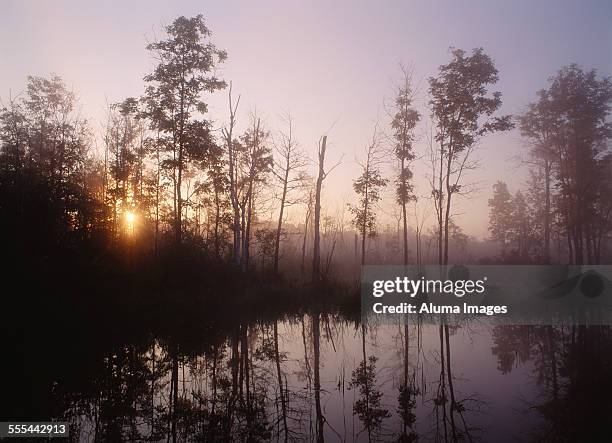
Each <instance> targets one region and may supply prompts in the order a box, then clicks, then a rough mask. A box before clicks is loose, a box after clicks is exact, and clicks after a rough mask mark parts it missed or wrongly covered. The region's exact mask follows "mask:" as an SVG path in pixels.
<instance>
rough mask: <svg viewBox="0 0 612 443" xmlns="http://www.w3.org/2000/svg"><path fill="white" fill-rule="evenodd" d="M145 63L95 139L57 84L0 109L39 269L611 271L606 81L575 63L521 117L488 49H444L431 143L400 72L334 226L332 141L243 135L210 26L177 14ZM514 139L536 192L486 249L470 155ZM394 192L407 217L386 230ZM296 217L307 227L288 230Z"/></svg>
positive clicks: (284, 133)
mask: <svg viewBox="0 0 612 443" xmlns="http://www.w3.org/2000/svg"><path fill="white" fill-rule="evenodd" d="M146 49H147V50H148V51H149V53H150V54H151V57H152V58H153V59H154V60H155V61H156V66H155V67H154V69H153V70H152V71H151V72H150V73H149V74H148V75H146V76H145V77H144V93H143V95H142V96H141V97H130V98H126V99H124V100H122V101H120V102H118V103H114V104H111V105H110V106H109V107H108V112H107V116H106V121H105V122H104V123H103V127H104V130H103V134H102V137H99V138H98V140H96V137H94V133H93V130H92V126H91V123H90V122H88V121H86V120H85V119H84V118H82V116H81V115H80V113H79V104H78V100H77V97H76V95H75V93H74V92H73V91H71V90H69V89H68V88H67V87H66V85H65V84H64V82H63V81H62V79H61V78H60V77H58V76H50V77H37V76H32V77H28V79H27V84H26V88H25V90H24V91H23V93H21V94H19V95H17V96H14V97H13V96H10V97H9V98H8V100H5V101H4V102H3V106H2V109H1V111H0V141H1V151H0V207H1V211H2V217H1V218H2V221H1V223H2V234H3V236H4V237H5V244H6V245H7V250H8V251H10V254H11V256H13V257H16V258H19V257H21V258H24V259H25V258H27V260H30V262H31V261H32V260H38V261H37V263H38V264H39V265H40V264H41V263H45V262H52V261H53V260H54V259H53V257H57V256H58V255H57V254H69V255H71V256H73V257H77V258H75V260H83V259H84V260H86V261H87V262H88V263H90V264H95V263H98V262H99V261H104V260H105V259H106V258H108V257H111V261H112V260H115V261H118V262H121V263H130V264H131V265H132V266H133V265H134V263H138V262H139V261H142V260H145V259H151V260H157V259H159V257H160V256H164V255H166V256H172V257H174V258H176V257H178V256H182V257H183V261H185V260H186V258H185V257H187V256H193V255H197V256H198V257H201V258H202V259H203V260H205V261H206V262H207V263H213V262H214V263H216V265H215V266H229V265H232V266H230V267H231V268H232V269H234V270H236V271H237V272H242V273H244V272H246V271H251V270H256V271H258V272H259V273H260V274H266V275H272V276H279V275H283V274H284V275H286V276H291V278H292V279H297V280H300V281H313V282H318V281H321V280H329V279H330V277H331V276H332V275H335V276H338V278H340V277H339V276H343V277H346V276H357V275H358V274H357V272H358V269H359V265H360V264H365V263H395V264H401V263H403V264H417V265H420V264H423V263H439V264H448V263H449V262H469V261H472V262H474V261H477V260H480V261H481V262H488V263H491V262H520V263H548V262H565V263H574V264H583V263H601V262H603V261H605V259H606V258H607V257H609V252H608V251H607V246H608V243H609V237H610V232H611V230H612V220H611V217H610V215H611V210H612V192H611V191H612V178H611V174H610V172H611V171H612V169H611V168H612V164H611V162H612V155H611V154H610V152H609V140H610V137H611V136H612V132H611V131H612V127H611V126H610V122H609V121H608V120H609V112H610V104H611V103H612V83H611V81H610V79H609V78H600V77H598V75H597V73H596V72H595V71H584V70H582V69H581V68H580V67H578V66H576V65H570V66H568V67H564V68H562V69H561V70H560V71H559V72H558V73H557V74H556V75H555V76H554V77H553V78H551V79H550V82H549V85H548V87H547V89H543V90H542V91H539V92H538V93H537V96H536V99H535V101H534V102H533V103H531V104H529V105H528V107H527V110H526V112H525V113H523V114H522V115H519V116H510V115H500V114H499V109H500V108H501V105H502V94H501V93H500V92H498V91H495V90H494V86H495V84H496V83H497V81H498V71H497V69H496V67H495V64H494V61H493V59H492V58H491V57H490V56H489V55H487V54H486V53H485V51H484V50H483V49H480V48H477V49H474V50H472V51H470V52H465V51H463V50H460V49H454V48H451V51H450V60H449V61H448V63H447V64H445V65H442V66H440V68H439V71H438V72H437V74H436V75H435V76H433V77H431V78H429V79H428V85H429V89H428V92H429V102H428V104H429V111H430V115H429V116H428V117H430V119H431V122H432V127H431V128H432V129H431V134H430V135H429V136H428V137H426V141H425V142H423V140H421V139H420V138H419V136H418V135H417V130H416V128H417V126H418V125H419V123H420V122H421V120H422V119H423V118H424V117H425V116H423V115H421V113H420V112H419V111H418V110H417V109H416V107H415V105H414V101H415V91H414V87H413V80H412V72H411V71H410V70H409V69H404V68H403V69H402V70H401V77H400V78H401V81H400V82H399V83H398V84H397V85H396V96H395V97H394V100H393V102H392V105H391V111H392V112H391V121H390V124H389V127H388V128H382V127H381V126H380V125H378V124H377V125H376V126H375V128H374V131H373V135H372V138H371V140H369V141H368V142H367V143H366V149H365V151H364V153H363V156H362V157H361V159H360V162H359V166H360V174H359V176H358V177H356V178H355V180H354V182H353V188H354V191H355V195H356V198H355V201H354V202H353V203H351V204H349V205H347V207H346V208H347V211H346V213H345V212H344V211H341V212H339V213H337V214H332V212H331V210H329V209H328V208H325V205H324V204H323V203H322V194H323V190H324V184H325V179H326V178H327V177H328V175H329V174H332V173H333V171H334V169H335V168H336V167H337V166H338V163H330V162H329V160H328V158H327V157H328V155H327V154H328V152H327V151H328V147H329V143H328V137H330V135H329V134H322V135H321V137H320V139H319V140H318V145H317V146H318V149H317V157H316V158H315V159H308V158H307V156H306V154H305V152H304V151H303V150H302V148H301V146H300V145H299V144H298V143H297V140H296V138H295V127H294V126H295V124H294V121H293V119H292V117H291V115H289V114H287V115H286V116H285V118H284V120H283V123H284V127H282V128H280V129H278V130H274V131H273V130H272V129H271V128H268V127H266V125H265V123H264V121H263V120H262V119H261V118H260V117H259V116H257V115H256V114H251V115H250V117H249V121H248V122H239V115H241V114H240V99H241V96H240V94H238V93H236V91H235V90H234V88H233V85H232V83H231V82H228V81H226V80H223V79H220V78H218V77H217V76H216V74H215V73H216V72H217V69H216V68H217V67H218V65H220V64H222V63H223V62H224V61H225V59H226V57H227V54H226V53H225V51H223V50H221V49H219V48H217V47H216V46H215V45H214V44H213V43H212V42H211V32H210V30H209V29H208V27H207V26H206V24H205V21H204V18H203V17H202V16H201V15H199V16H196V17H192V18H186V17H178V18H177V19H176V20H174V21H173V22H172V23H171V24H170V25H168V26H166V27H165V35H164V37H163V38H162V39H160V40H156V41H154V42H152V43H149V44H148V45H147V46H146ZM212 93H216V94H220V93H223V94H227V99H228V100H227V105H228V107H227V118H226V120H225V122H224V123H223V124H222V127H221V129H220V130H217V129H215V127H213V122H212V121H211V120H210V119H209V118H208V117H207V104H206V101H207V99H206V97H207V95H208V94H212ZM216 125H218V124H216ZM238 126H241V127H246V128H247V129H246V130H244V131H242V132H239V131H238V129H237V127H238ZM515 126H518V128H519V129H520V131H521V134H522V136H523V139H524V140H525V142H526V144H528V145H529V148H528V149H526V150H525V155H524V156H523V157H524V158H523V161H524V167H527V168H529V171H530V181H529V184H528V186H527V188H526V189H524V190H520V191H517V192H516V194H514V195H512V194H511V193H510V191H509V190H508V188H507V186H506V184H505V183H502V182H499V183H497V184H496V185H495V186H494V190H493V196H492V198H491V199H490V201H489V205H490V210H491V213H490V220H489V230H490V233H491V238H490V239H488V240H486V241H479V240H476V239H474V238H471V237H468V236H467V235H465V234H464V233H463V231H462V230H461V227H460V226H459V225H458V223H457V220H456V219H455V214H456V213H457V200H458V198H460V197H465V196H466V195H468V194H469V193H470V192H471V191H472V190H471V187H470V183H469V182H468V181H467V180H466V175H467V174H468V173H470V172H471V171H474V170H475V169H476V168H477V166H478V164H477V160H476V158H475V156H474V150H475V149H476V147H477V146H478V144H479V142H480V141H481V140H482V139H483V137H486V136H487V135H489V134H492V133H495V132H501V131H508V130H510V129H512V128H513V127H515ZM385 134H387V135H385ZM421 145H423V146H425V148H424V149H419V147H420V146H421ZM417 158H419V161H422V160H423V159H424V161H425V162H427V163H428V165H429V172H428V173H427V175H426V176H424V177H414V174H413V170H414V162H415V161H417V160H416V159H417ZM310 160H314V163H315V166H316V167H315V171H314V173H309V170H308V165H309V162H310ZM389 166H390V167H389ZM389 170H391V171H392V172H389ZM417 179H418V180H419V183H420V182H424V183H427V186H428V189H429V190H428V193H429V197H430V199H429V202H428V204H430V205H431V206H432V207H433V208H434V209H435V220H434V222H433V225H431V226H425V218H426V217H425V216H424V215H423V213H419V211H420V210H419V205H417V203H416V202H417V196H416V194H415V184H414V183H415V180H417ZM387 187H392V188H393V195H394V200H395V201H394V205H395V207H396V208H397V211H396V216H395V220H393V221H391V222H390V223H389V222H388V221H385V222H386V223H387V224H386V226H382V227H381V220H380V219H379V218H377V214H379V213H380V207H379V205H380V202H381V199H382V198H383V195H384V192H385V191H384V188H387ZM419 198H421V199H422V198H423V197H419ZM290 207H296V208H299V210H297V211H296V212H297V213H299V214H302V215H301V217H302V220H301V221H300V220H292V221H291V222H289V221H288V218H287V212H288V210H289V208H290ZM270 220H273V221H272V222H270ZM383 224H384V223H383ZM425 228H428V229H425ZM494 243H496V244H497V245H498V246H495V245H494ZM186 250H189V251H190V252H189V253H185V251H186ZM179 251H182V252H179ZM190 254H191V255H190ZM143 257H144V258H143ZM486 257H488V258H486ZM196 274H197V272H196ZM351 278H352V277H351Z"/></svg>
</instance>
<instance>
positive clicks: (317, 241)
mask: <svg viewBox="0 0 612 443" xmlns="http://www.w3.org/2000/svg"><path fill="white" fill-rule="evenodd" d="M326 150H327V135H324V136H323V137H321V139H320V140H319V149H318V160H319V161H318V175H317V181H316V184H315V196H314V220H313V238H314V245H313V248H312V281H313V282H315V283H316V282H318V281H320V280H321V229H320V226H321V190H322V188H323V181H324V180H325V179H326V178H327V176H328V175H329V174H330V173H331V172H332V171H333V170H334V169H335V168H336V166H338V165H339V164H340V163H341V161H342V159H340V161H338V163H336V164H335V165H334V166H332V167H331V168H330V169H329V170H328V171H325V152H326Z"/></svg>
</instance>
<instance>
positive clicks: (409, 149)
mask: <svg viewBox="0 0 612 443" xmlns="http://www.w3.org/2000/svg"><path fill="white" fill-rule="evenodd" d="M401 69H402V84H401V85H400V86H399V87H398V90H397V95H396V97H395V103H394V110H395V114H394V116H393V120H392V121H391V128H392V129H393V138H394V139H395V146H394V151H395V156H396V157H397V159H398V161H399V173H398V176H397V179H396V181H395V184H396V198H397V203H398V204H399V205H400V206H401V210H402V215H401V217H402V224H403V242H402V245H403V248H402V249H403V256H404V265H407V264H408V215H407V209H406V207H407V205H408V203H409V202H410V201H412V200H415V199H416V197H415V196H414V186H413V185H412V170H411V169H410V163H411V162H412V161H413V160H414V151H413V142H414V128H415V126H416V124H417V123H418V121H419V120H420V115H419V113H418V112H417V111H416V110H415V109H414V108H413V105H412V100H413V91H412V74H411V73H410V72H409V71H408V70H407V69H406V67H404V66H402V67H401Z"/></svg>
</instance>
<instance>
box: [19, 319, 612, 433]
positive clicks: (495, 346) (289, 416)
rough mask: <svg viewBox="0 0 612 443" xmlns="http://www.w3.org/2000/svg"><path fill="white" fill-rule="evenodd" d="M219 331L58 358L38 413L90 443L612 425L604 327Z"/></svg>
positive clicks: (339, 325) (314, 322)
mask: <svg viewBox="0 0 612 443" xmlns="http://www.w3.org/2000/svg"><path fill="white" fill-rule="evenodd" d="M220 330H221V329H219V328H212V327H210V328H209V329H208V330H207V331H208V332H207V333H206V334H205V335H204V336H205V339H200V338H199V339H197V340H190V339H186V338H185V337H182V338H178V337H174V338H168V337H166V338H164V339H160V338H155V337H150V338H148V339H144V340H139V341H138V340H135V341H134V342H133V343H129V344H123V345H117V344H114V345H109V346H101V345H100V344H95V345H94V344H92V346H90V347H88V348H84V349H83V350H82V352H79V353H77V352H73V353H65V354H60V355H58V356H57V358H55V359H54V358H53V357H49V358H48V359H46V360H45V361H46V364H47V365H48V367H50V368H52V369H49V370H47V369H45V370H44V371H43V370H42V369H40V371H35V370H33V371H31V373H30V376H31V379H29V380H27V383H29V386H32V389H34V388H35V389H36V391H35V394H33V396H34V397H36V398H33V399H32V401H31V402H30V403H31V404H32V408H34V407H36V408H39V409H37V410H36V412H37V413H39V414H42V415H46V416H51V417H54V418H57V419H62V420H66V421H69V422H70V423H71V431H72V437H73V439H75V440H81V441H136V440H146V441H173V442H174V441H269V440H272V441H283V442H287V441H313V442H314V441H316V442H323V441H338V440H340V441H368V442H369V441H403V442H412V441H417V440H418V441H439V442H442V441H477V440H485V441H491V440H495V441H504V440H506V441H517V440H518V441H530V440H532V441H540V440H549V441H578V440H582V441H597V440H598V439H600V440H601V437H602V436H603V435H605V432H607V419H608V417H609V416H610V414H611V412H612V411H611V401H610V393H611V392H612V377H610V375H611V374H612V358H611V357H610V356H612V334H611V332H610V329H609V328H607V327H599V326H598V327H584V326H582V327H580V326H575V327H552V326H498V327H492V326H488V325H485V324H472V325H468V324H465V325H461V326H456V325H455V326H453V325H448V324H445V323H444V321H443V320H442V321H441V323H440V325H421V324H418V323H407V322H401V323H398V324H395V325H378V324H375V323H371V324H358V323H355V322H354V321H351V320H347V319H346V318H344V317H343V316H341V315H339V314H337V313H328V312H322V311H314V312H310V313H304V314H298V315H291V316H287V317H282V318H281V317H279V318H273V319H271V320H270V319H269V320H266V321H263V320H261V321H255V322H239V323H237V324H234V325H231V326H229V327H228V328H226V329H224V332H220ZM214 331H217V332H214ZM37 374H38V375H37ZM46 374H50V375H46ZM37 376H39V377H40V379H37V378H36V377H37ZM46 377H48V378H46ZM24 383H25V382H24ZM11 392H13V391H11ZM15 392H16V391H15ZM15 402H18V399H15ZM34 405H36V406H34ZM28 413H29V412H28V411H27V410H26V411H25V412H24V415H27V414H28Z"/></svg>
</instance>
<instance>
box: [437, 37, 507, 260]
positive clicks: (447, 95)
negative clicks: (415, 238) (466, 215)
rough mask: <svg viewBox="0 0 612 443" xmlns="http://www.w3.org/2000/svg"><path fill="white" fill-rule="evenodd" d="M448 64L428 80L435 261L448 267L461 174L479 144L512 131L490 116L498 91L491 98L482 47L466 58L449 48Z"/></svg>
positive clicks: (492, 75) (492, 76)
mask: <svg viewBox="0 0 612 443" xmlns="http://www.w3.org/2000/svg"><path fill="white" fill-rule="evenodd" d="M451 53H452V60H451V61H450V62H449V63H448V64H446V65H442V66H440V69H439V73H438V76H437V77H431V78H430V79H429V92H430V94H431V100H430V105H431V110H432V117H433V119H434V124H435V135H434V141H435V143H436V144H437V145H436V146H435V148H433V147H432V151H433V152H432V171H433V176H432V177H431V185H432V197H433V200H434V205H435V209H436V214H437V228H438V261H439V263H440V264H447V263H448V241H449V224H450V220H451V216H452V214H451V208H452V198H453V196H454V195H458V194H462V193H465V192H466V189H464V188H463V180H464V178H465V173H466V172H467V171H468V170H470V169H473V168H474V167H475V163H474V159H473V158H472V157H473V156H472V153H473V151H474V148H475V147H476V144H477V142H478V140H479V139H480V138H481V137H482V136H484V135H486V134H489V133H493V132H497V131H505V130H508V129H510V128H511V127H512V123H511V121H510V116H502V117H494V116H493V114H494V113H495V112H496V111H497V110H498V109H499V107H500V106H501V103H502V102H501V92H493V93H492V94H489V91H488V88H489V87H490V86H491V85H494V84H495V83H497V80H498V75H497V74H498V73H497V69H496V68H495V65H494V63H493V60H492V59H491V58H490V57H489V56H488V55H487V54H485V53H484V51H483V49H482V48H477V49H474V50H472V54H471V55H466V53H465V52H464V51H462V50H461V49H452V51H451Z"/></svg>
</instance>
